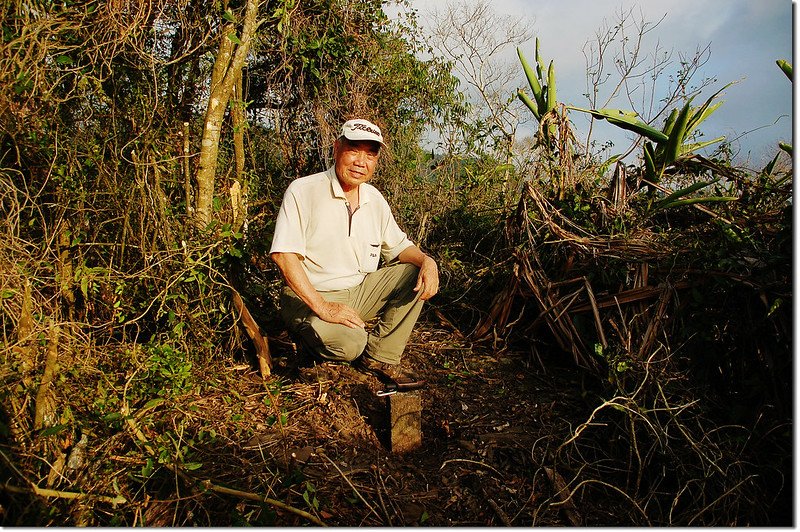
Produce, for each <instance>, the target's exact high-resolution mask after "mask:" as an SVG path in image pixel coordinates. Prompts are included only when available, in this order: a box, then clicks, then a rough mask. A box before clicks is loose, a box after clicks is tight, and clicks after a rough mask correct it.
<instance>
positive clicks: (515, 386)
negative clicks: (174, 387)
mask: <svg viewBox="0 0 800 532" xmlns="http://www.w3.org/2000/svg"><path fill="white" fill-rule="evenodd" d="M273 354H274V356H275V368H274V379H273V381H272V382H271V384H268V385H266V386H265V384H264V383H263V382H262V380H261V378H260V377H259V375H258V374H257V373H256V372H254V371H253V370H252V369H251V368H247V369H241V368H240V371H241V372H242V375H241V377H240V378H239V379H237V381H236V382H238V383H240V388H239V389H238V390H236V393H235V394H236V395H239V396H240V397H242V398H243V400H244V409H245V411H246V412H247V415H248V417H249V418H250V419H253V420H254V421H255V426H253V427H252V430H249V431H247V432H245V433H243V434H242V435H241V437H242V441H240V442H239V443H240V445H237V444H236V441H235V440H236V436H235V435H225V436H226V437H227V439H228V440H229V441H231V447H232V448H231V449H224V450H223V449H219V448H217V449H208V450H207V452H208V453H209V454H210V456H207V457H205V460H204V461H205V463H209V461H217V460H220V458H219V455H218V454H217V453H218V452H225V453H226V454H228V456H229V458H228V459H227V460H228V462H229V464H230V465H231V466H232V467H230V468H228V469H227V472H226V473H223V472H220V473H219V474H218V475H219V476H217V477H216V478H213V479H212V480H213V482H214V483H216V484H222V485H225V486H228V487H233V488H236V489H239V490H243V491H246V492H250V493H260V494H263V495H266V496H267V497H274V498H275V499H277V500H280V501H282V502H284V503H285V504H287V505H289V506H292V507H294V508H296V509H301V510H303V511H306V512H308V513H309V514H311V515H314V516H315V517H316V518H318V519H319V521H321V522H323V523H325V524H327V525H332V526H509V525H513V526H530V525H539V526H560V525H575V524H585V523H586V522H587V521H586V520H584V518H583V517H582V516H581V515H579V513H577V511H576V510H575V508H574V505H573V504H572V503H571V502H569V501H568V502H567V504H564V505H563V507H562V505H558V504H557V505H555V506H553V505H552V503H554V502H558V499H556V498H554V493H555V491H556V490H555V489H554V488H557V487H558V486H559V482H560V481H562V479H560V477H559V474H558V472H557V471H556V472H554V471H553V470H552V469H551V468H550V467H547V458H548V454H549V453H551V452H552V450H553V446H556V445H558V444H559V443H561V441H563V439H564V438H565V437H568V434H569V427H570V426H571V424H573V425H574V424H575V421H574V420H572V419H571V418H575V414H576V412H575V408H574V405H570V404H568V401H565V399H564V397H565V389H566V390H570V389H572V390H574V389H578V388H579V387H580V384H579V383H578V382H575V381H574V379H571V378H570V374H569V371H566V372H564V371H560V372H558V374H559V377H558V379H556V377H555V376H553V375H547V374H544V373H543V371H542V369H541V367H539V366H538V365H537V367H536V368H534V367H532V366H531V364H530V362H529V360H530V358H531V357H530V356H529V354H528V353H514V352H510V351H503V352H497V351H496V350H495V349H493V348H492V347H491V346H475V345H471V344H470V343H469V342H467V341H466V340H465V339H463V338H462V337H460V335H459V334H458V333H455V332H453V331H452V330H448V329H446V328H439V329H437V328H431V326H430V325H429V324H428V325H424V324H423V325H421V326H420V327H418V330H417V331H415V333H414V335H413V337H412V339H411V342H410V343H409V345H408V347H407V350H406V354H405V356H404V362H403V364H404V366H405V367H408V368H409V369H413V370H414V371H415V372H417V373H418V374H420V375H423V376H424V377H425V378H426V380H427V383H428V385H427V387H426V388H425V389H423V390H422V391H421V392H415V393H419V394H420V396H421V403H422V413H421V432H422V436H421V445H420V446H419V447H418V448H416V449H414V450H411V451H407V452H402V453H393V452H392V451H391V443H390V437H389V429H388V419H387V416H388V414H387V412H388V401H389V398H387V397H378V396H376V393H375V392H377V391H378V390H380V389H381V388H382V386H381V384H380V382H379V381H378V380H377V378H375V377H374V376H371V375H366V374H364V373H361V372H359V371H358V370H356V369H354V368H353V367H351V366H349V365H347V364H333V363H323V364H313V365H310V366H307V367H301V368H295V367H293V360H292V359H293V354H292V353H290V352H287V351H283V352H281V351H280V350H277V351H275V352H274V353H273ZM566 395H567V396H569V394H566ZM205 407H206V409H210V410H214V409H215V407H214V406H213V405H210V404H206V405H205ZM225 408H226V407H225V405H219V409H220V410H224V409H225ZM576 419H577V418H576ZM278 421H280V422H278ZM579 422H580V420H578V423H579ZM215 455H216V456H215ZM223 460H224V459H223ZM275 472H279V473H280V474H279V475H278V476H280V477H282V478H283V479H284V480H283V481H282V482H281V483H280V484H279V485H276V483H275V478H276V476H275V474H274V473H275ZM221 497H223V498H224V496H221ZM221 502H222V501H221ZM225 504H231V500H230V499H228V500H227V501H226V502H225ZM206 510H207V508H206ZM228 513H230V512H228ZM233 513H234V514H236V519H234V521H233V522H232V523H231V524H237V520H240V521H239V524H252V525H259V524H266V525H273V524H274V525H298V526H302V525H306V524H311V523H309V520H308V519H307V518H304V517H303V516H302V515H297V514H295V513H292V512H287V511H285V510H283V509H280V508H275V507H274V506H270V505H265V504H259V503H256V502H252V501H249V500H242V501H240V502H238V503H237V506H236V510H235V512H233ZM153 517H155V516H151V519H150V520H149V523H154V522H158V520H157V519H153ZM210 520H211V521H212V522H214V521H219V520H218V519H215V518H214V517H213V516H210ZM220 524H222V523H220Z"/></svg>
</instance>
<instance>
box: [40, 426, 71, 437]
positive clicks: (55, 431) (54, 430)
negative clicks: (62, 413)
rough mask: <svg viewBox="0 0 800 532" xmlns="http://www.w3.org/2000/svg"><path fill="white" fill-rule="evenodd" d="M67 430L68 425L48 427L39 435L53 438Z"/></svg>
mask: <svg viewBox="0 0 800 532" xmlns="http://www.w3.org/2000/svg"><path fill="white" fill-rule="evenodd" d="M65 428H67V425H56V426H54V427H48V428H46V429H42V431H41V432H40V433H39V436H52V435H53V434H58V433H59V432H61V431H63V430H64V429H65Z"/></svg>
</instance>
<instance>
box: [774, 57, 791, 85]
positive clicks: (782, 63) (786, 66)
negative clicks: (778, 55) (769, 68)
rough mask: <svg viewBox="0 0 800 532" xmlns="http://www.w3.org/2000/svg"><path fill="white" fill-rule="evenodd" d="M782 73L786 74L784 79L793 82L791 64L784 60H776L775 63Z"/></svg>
mask: <svg viewBox="0 0 800 532" xmlns="http://www.w3.org/2000/svg"><path fill="white" fill-rule="evenodd" d="M775 62H776V63H777V64H778V66H779V67H780V69H781V70H783V73H784V74H786V77H787V78H789V80H790V81H794V71H793V69H792V64H791V63H789V62H788V61H786V60H785V59H778V60H777V61H775Z"/></svg>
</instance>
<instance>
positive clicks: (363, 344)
mask: <svg viewBox="0 0 800 532" xmlns="http://www.w3.org/2000/svg"><path fill="white" fill-rule="evenodd" d="M418 273H419V268H417V267H416V266H414V265H413V264H395V265H392V266H387V267H385V268H381V269H379V270H378V271H376V272H372V273H369V274H367V276H366V278H365V279H364V281H363V282H362V283H361V284H360V285H358V286H354V287H353V288H348V289H346V290H335V291H331V292H320V294H321V295H322V297H324V298H325V300H327V301H333V302H337V303H344V304H345V305H348V306H350V307H352V308H354V309H355V310H356V311H357V312H358V314H359V316H361V319H362V320H364V321H370V320H372V319H373V318H376V317H377V318H378V321H377V323H376V324H375V326H374V327H373V328H372V329H371V330H370V331H369V332H368V331H367V330H365V329H360V328H359V329H351V328H350V327H347V326H346V325H341V324H338V323H328V322H326V321H323V320H321V319H319V317H318V316H317V315H316V314H314V313H312V312H311V309H309V308H308V306H307V305H306V304H305V303H303V301H302V300H301V299H300V298H298V297H297V295H295V293H294V292H293V291H292V290H291V289H290V288H288V287H286V288H284V289H283V291H282V293H281V298H280V304H281V317H282V318H283V320H284V322H285V323H286V325H287V327H288V328H289V331H290V332H291V333H292V334H293V335H294V336H295V339H296V340H297V341H298V342H300V343H301V344H302V346H303V347H305V348H306V349H309V350H311V351H312V352H314V353H317V354H319V355H320V356H322V357H323V358H326V359H329V360H340V361H347V362H349V361H352V360H354V359H356V358H358V356H359V355H361V354H362V353H364V352H366V353H367V355H369V357H370V358H373V359H375V360H377V361H379V362H386V363H388V364H398V363H399V362H400V357H401V356H402V355H403V350H404V349H405V347H406V343H407V342H408V337H409V336H410V335H411V330H412V329H413V328H414V324H415V323H416V322H417V318H418V317H419V313H420V311H421V310H422V304H423V301H421V300H420V299H419V292H414V286H416V284H417V275H418Z"/></svg>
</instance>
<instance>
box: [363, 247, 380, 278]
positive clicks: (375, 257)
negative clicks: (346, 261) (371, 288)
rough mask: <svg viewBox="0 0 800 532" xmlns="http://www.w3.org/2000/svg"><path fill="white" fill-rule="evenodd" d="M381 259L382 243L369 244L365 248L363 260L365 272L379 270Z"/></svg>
mask: <svg viewBox="0 0 800 532" xmlns="http://www.w3.org/2000/svg"><path fill="white" fill-rule="evenodd" d="M380 260H381V245H380V244H367V246H366V248H365V249H364V257H363V259H362V261H361V264H362V269H363V271H364V273H369V272H374V271H377V270H378V263H379V262H380Z"/></svg>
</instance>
